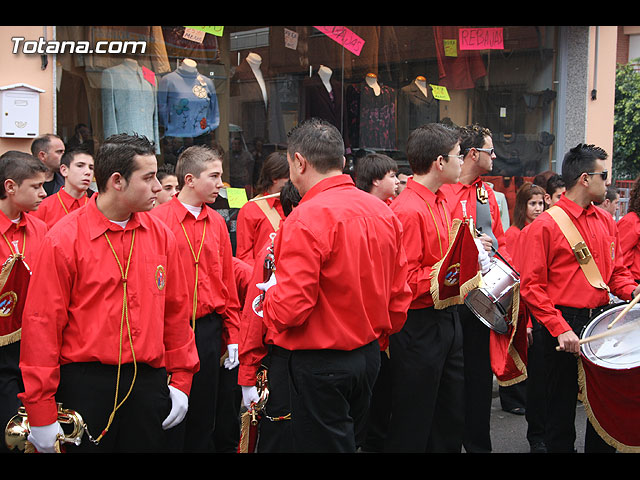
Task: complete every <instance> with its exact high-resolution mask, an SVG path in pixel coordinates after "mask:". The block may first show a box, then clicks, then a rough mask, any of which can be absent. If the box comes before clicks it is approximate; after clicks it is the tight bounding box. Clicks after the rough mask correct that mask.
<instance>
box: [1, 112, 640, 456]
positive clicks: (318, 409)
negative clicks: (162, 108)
mask: <svg viewBox="0 0 640 480" xmlns="http://www.w3.org/2000/svg"><path fill="white" fill-rule="evenodd" d="M406 154H407V160H408V164H409V167H410V169H407V168H406V167H403V168H399V167H398V165H397V163H396V162H395V161H394V160H393V159H391V158H389V157H388V156H386V155H384V154H380V153H371V154H368V155H366V156H363V157H362V158H360V159H359V160H358V162H357V164H356V166H355V171H354V172H353V175H350V174H349V173H346V172H347V171H346V170H345V147H344V142H343V140H342V136H341V134H340V132H339V131H338V130H337V129H336V128H335V127H333V126H332V125H331V124H329V123H327V122H324V121H321V120H317V119H311V120H307V121H305V122H302V123H301V124H299V125H297V126H296V127H295V128H293V129H292V131H291V132H290V133H289V136H288V143H287V150H286V152H276V153H273V154H271V155H269V156H267V157H266V158H265V159H264V161H263V162H262V165H261V170H260V176H259V178H258V179H257V181H256V196H255V197H254V198H252V199H250V201H248V202H247V203H246V204H245V205H244V206H243V207H242V208H241V209H240V212H239V214H238V217H237V226H236V241H237V243H236V245H235V246H234V247H232V242H231V239H230V236H229V229H228V226H227V224H226V223H225V221H224V219H223V218H222V216H221V215H219V214H218V213H217V212H216V211H215V210H214V209H213V208H212V205H213V203H214V202H215V201H216V199H217V197H218V195H220V193H221V191H223V189H224V188H225V184H224V183H223V181H222V178H223V174H224V172H223V164H224V163H225V162H224V154H223V152H221V151H220V149H216V148H210V147H208V146H204V145H196V146H191V147H189V148H186V149H185V150H183V151H182V153H181V154H180V156H179V158H178V159H177V163H176V165H175V166H173V165H171V164H168V165H162V166H160V167H158V165H157V159H156V154H155V145H153V143H152V142H150V141H149V140H148V139H146V138H145V137H139V136H137V135H126V134H120V135H114V136H111V137H109V138H107V139H105V140H104V142H103V143H102V144H101V145H100V146H99V148H97V149H96V151H95V154H94V153H93V152H89V151H87V150H83V149H69V148H67V149H66V151H65V145H64V143H63V141H62V140H61V139H60V138H59V137H57V136H55V135H44V136H42V137H40V138H38V139H36V140H34V142H33V145H32V150H31V153H30V154H29V153H25V152H18V151H15V150H12V151H9V152H6V153H4V154H3V155H2V156H1V157H0V231H1V233H2V235H3V238H4V239H5V242H0V248H2V250H1V251H0V256H2V258H3V259H5V258H6V259H8V260H7V262H5V265H4V267H3V272H2V274H0V281H4V282H5V283H4V288H3V290H2V293H3V295H2V297H0V300H3V297H4V293H6V292H8V291H9V290H10V288H14V289H15V290H17V287H15V285H14V284H12V283H11V281H12V280H9V279H8V278H6V276H5V270H6V269H7V267H8V265H9V259H13V260H15V264H19V265H24V266H25V267H26V268H27V269H28V270H29V271H30V274H29V278H28V289H27V288H26V286H25V287H24V295H20V296H19V298H17V300H15V299H14V303H15V307H16V308H15V309H14V308H13V307H14V305H10V306H6V305H5V304H3V309H4V310H3V316H4V317H5V320H3V322H2V325H3V331H2V336H0V363H2V366H1V368H0V371H1V372H2V373H1V375H2V379H1V382H0V383H1V385H2V387H1V388H2V391H1V392H0V396H1V397H2V403H1V405H2V408H1V411H2V418H1V419H0V420H1V421H2V424H3V425H5V424H6V423H7V421H9V419H10V418H11V417H12V416H13V415H14V414H15V413H16V411H17V410H18V408H19V407H20V406H23V407H24V409H25V411H26V413H27V415H28V420H29V432H28V438H27V444H30V445H32V446H33V448H34V449H35V450H36V451H38V452H55V451H59V450H60V449H61V448H63V449H65V451H70V452H75V451H78V452H203V453H204V452H206V453H212V452H236V451H246V449H245V450H243V449H242V446H243V445H246V444H247V441H248V440H249V439H248V438H247V437H248V436H252V438H251V442H249V444H250V447H249V448H250V450H249V451H255V452H260V453H263V452H264V453H270V452H278V453H293V452H318V453H327V452H331V453H336V452H344V453H351V452H388V453H399V452H402V453H427V452H429V453H431V452H433V453H436V452H451V453H460V452H463V451H464V452H468V453H476V452H478V453H482V452H491V451H492V445H491V435H490V417H491V401H492V390H493V381H494V372H493V370H492V363H491V355H492V353H491V344H492V341H491V335H492V332H491V329H490V328H488V327H487V325H485V324H484V323H483V322H481V321H479V319H478V317H477V316H476V314H475V313H474V312H473V310H472V309H471V308H470V307H469V306H468V305H466V304H465V303H463V302H458V303H457V304H451V305H446V306H441V305H439V304H438V303H437V302H435V301H434V280H433V278H434V270H435V269H436V265H438V263H439V262H440V261H441V260H442V259H443V257H444V256H445V254H446V253H447V251H448V249H449V247H450V245H451V242H452V238H451V231H452V227H453V225H454V224H457V223H456V221H458V220H460V221H467V220H469V219H472V225H473V227H474V228H473V232H472V234H473V237H474V244H475V249H474V251H473V255H471V258H472V262H473V268H474V269H475V270H476V271H478V272H480V274H481V275H485V274H487V273H488V272H489V271H490V269H491V268H492V262H493V261H494V259H496V258H499V259H501V261H503V262H504V263H506V264H507V265H509V266H512V268H515V269H516V270H517V271H518V272H519V274H518V275H519V285H520V287H519V293H518V295H519V298H518V299H515V300H514V301H516V300H517V301H519V302H520V305H521V308H520V310H521V314H520V315H519V316H518V318H517V319H512V322H513V328H520V329H523V330H524V329H526V336H527V354H526V355H525V356H526V359H527V365H526V375H524V376H523V377H522V378H519V379H518V381H517V382H516V383H514V384H512V385H508V386H507V385H506V384H505V385H501V387H500V397H501V400H502V404H503V408H504V409H505V410H507V411H510V412H512V413H515V414H523V415H526V420H527V425H528V430H527V439H528V441H529V443H530V445H531V451H532V452H574V451H575V441H576V433H575V408H576V399H577V395H578V373H577V368H578V367H577V362H578V360H577V354H578V353H579V335H580V332H581V330H582V328H583V327H584V326H585V324H586V323H588V322H589V320H590V319H592V318H593V316H594V314H595V313H596V312H599V311H601V310H602V309H603V308H606V307H607V306H608V305H609V304H610V303H611V298H612V296H615V297H616V298H618V299H620V300H621V301H629V300H631V299H632V298H633V297H634V296H635V295H636V294H637V293H638V292H639V291H640V287H639V286H638V283H639V282H640V253H639V252H638V250H639V249H640V247H639V245H640V242H639V241H638V240H639V239H640V220H639V219H638V216H639V215H640V188H638V184H637V183H636V186H635V187H634V189H633V192H632V195H631V198H630V201H629V213H628V214H627V215H625V216H624V217H623V218H622V219H621V220H620V222H619V223H618V226H616V222H615V220H614V218H613V216H612V214H611V212H615V209H616V208H617V202H618V201H619V196H617V193H616V192H615V189H614V190H613V191H612V190H611V188H609V187H610V184H611V179H610V177H609V172H608V171H607V170H606V159H607V154H606V152H604V151H603V150H602V149H600V148H598V147H596V146H593V145H587V144H580V145H577V146H576V147H574V148H572V149H571V150H570V151H569V152H567V153H566V155H565V156H564V159H563V161H562V172H561V174H554V173H553V172H544V173H542V174H540V175H538V176H537V177H535V179H533V181H532V182H525V183H524V184H523V185H522V186H521V187H520V188H519V190H518V193H517V196H516V200H515V207H514V210H513V219H512V222H511V226H509V228H507V229H505V227H504V226H503V222H502V218H503V215H502V213H503V212H501V211H500V207H499V203H498V201H497V199H496V193H495V191H494V190H493V188H492V187H491V185H490V184H488V183H487V182H485V181H484V180H483V176H484V175H486V174H487V173H489V172H490V171H491V169H492V163H493V160H494V159H495V152H494V149H493V143H492V134H491V132H490V131H489V130H488V129H486V128H483V127H481V126H478V125H469V126H464V127H457V126H453V125H444V124H441V123H430V124H426V125H423V126H422V127H419V128H417V129H415V130H414V131H412V132H411V134H410V135H409V137H408V139H407V146H406ZM92 187H93V188H95V190H96V191H93V190H92ZM552 207H553V208H552ZM559 211H560V212H564V213H565V214H566V215H568V217H569V218H570V220H571V222H572V223H573V224H574V225H575V227H576V228H577V230H578V231H579V232H580V233H581V234H582V236H583V238H584V242H585V243H586V246H587V248H588V250H589V251H590V253H591V256H592V257H593V259H595V263H596V264H597V270H599V272H600V274H601V276H602V282H601V284H600V285H597V286H594V285H593V284H591V283H590V282H589V281H588V279H587V278H585V274H584V273H583V271H582V269H581V267H580V265H579V264H578V263H577V262H576V258H575V256H574V253H573V251H572V249H571V246H570V245H569V244H568V243H567V242H566V241H564V239H563V236H562V235H563V234H562V229H561V227H560V223H559V221H557V220H556V216H555V215H556V212H559ZM552 214H553V215H552ZM465 225H466V223H465ZM623 225H624V227H623ZM532 252H535V254H532ZM476 259H477V260H476ZM18 307H19V308H18ZM4 313H6V314H7V315H4ZM265 374H266V378H267V379H268V383H267V388H265V385H264V384H263V383H261V382H259V381H257V379H258V378H259V376H260V375H262V377H260V378H265V377H264V375H265ZM265 392H268V397H267V401H266V404H265V403H261V400H262V399H263V396H264V395H265ZM258 405H260V408H258ZM61 408H68V409H72V410H73V411H75V412H77V413H79V414H81V416H82V419H83V421H84V425H85V428H84V431H83V436H82V439H81V441H80V442H76V443H79V444H76V443H68V442H65V441H64V440H63V441H62V442H61V441H60V438H61V437H64V436H65V434H66V432H65V431H64V429H63V428H62V422H61V421H60V420H59V414H60V413H59V412H60V409H61ZM245 411H246V412H248V413H252V414H253V419H256V420H257V429H258V432H259V433H258V434H257V433H256V431H255V430H251V429H245V428H243V424H242V421H241V416H242V415H243V414H244V412H245ZM253 426H254V427H255V426H256V425H255V424H253ZM256 435H257V436H256ZM61 444H62V447H61V446H60V445H61ZM615 450H616V448H615V445H613V446H612V445H610V444H608V443H606V442H605V441H604V440H603V438H602V437H601V436H600V435H599V434H598V433H597V432H596V431H595V429H594V428H593V427H591V426H590V425H587V430H586V440H585V451H587V452H600V451H615Z"/></svg>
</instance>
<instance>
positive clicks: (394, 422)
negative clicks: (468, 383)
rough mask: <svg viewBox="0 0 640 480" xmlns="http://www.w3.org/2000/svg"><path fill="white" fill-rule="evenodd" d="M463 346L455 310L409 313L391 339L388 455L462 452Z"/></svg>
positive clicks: (425, 309)
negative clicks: (403, 323)
mask: <svg viewBox="0 0 640 480" xmlns="http://www.w3.org/2000/svg"><path fill="white" fill-rule="evenodd" d="M462 342H463V339H462V329H461V326H460V319H459V317H458V313H457V311H456V308H455V307H450V308H448V309H446V310H436V309H435V308H424V309H415V310H409V312H408V315H407V321H406V322H405V325H404V327H403V328H402V330H401V331H400V332H398V333H396V334H394V335H392V336H391V337H390V348H389V351H390V354H391V358H390V374H391V385H392V393H391V420H390V423H389V430H388V433H387V439H386V444H385V451H387V452H392V453H399V452H415V453H425V452H451V453H459V452H460V451H461V448H462V436H463V431H464V363H465V361H464V357H463V351H462Z"/></svg>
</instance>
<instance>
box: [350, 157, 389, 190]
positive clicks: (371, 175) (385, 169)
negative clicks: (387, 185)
mask: <svg viewBox="0 0 640 480" xmlns="http://www.w3.org/2000/svg"><path fill="white" fill-rule="evenodd" d="M397 171H398V164H397V163H396V162H395V160H393V159H392V158H391V157H389V156H387V155H384V154H382V153H368V154H367V155H365V156H364V157H362V158H361V159H359V160H358V163H357V164H356V174H355V175H356V187H358V188H359V189H360V190H364V191H365V192H371V187H372V186H373V181H374V180H382V179H383V178H384V177H385V175H386V174H387V173H389V172H397Z"/></svg>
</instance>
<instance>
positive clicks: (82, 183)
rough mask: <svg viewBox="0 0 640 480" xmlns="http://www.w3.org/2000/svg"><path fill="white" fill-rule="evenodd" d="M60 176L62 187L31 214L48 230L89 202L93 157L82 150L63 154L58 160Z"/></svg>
mask: <svg viewBox="0 0 640 480" xmlns="http://www.w3.org/2000/svg"><path fill="white" fill-rule="evenodd" d="M60 174H61V175H62V176H63V177H64V187H62V188H61V189H60V190H58V191H57V192H56V193H54V194H52V195H49V196H48V197H47V198H45V199H44V200H43V201H42V204H41V205H40V207H39V208H38V210H36V211H35V212H33V215H35V216H36V217H38V218H39V219H40V220H42V221H43V222H44V223H46V224H47V227H49V228H51V227H52V226H53V225H54V224H55V223H56V222H57V221H58V220H60V219H61V218H62V217H64V216H65V215H67V214H68V213H69V212H72V211H74V210H75V209H76V208H80V207H82V206H84V205H86V204H87V202H88V201H89V197H90V196H91V194H90V193H89V185H91V182H92V181H93V156H92V155H90V154H89V153H86V152H84V151H82V150H69V151H67V152H65V154H64V155H63V156H62V159H61V160H60Z"/></svg>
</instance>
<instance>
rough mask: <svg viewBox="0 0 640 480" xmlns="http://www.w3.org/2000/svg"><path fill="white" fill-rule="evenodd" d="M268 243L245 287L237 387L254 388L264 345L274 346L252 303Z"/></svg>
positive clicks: (262, 250)
mask: <svg viewBox="0 0 640 480" xmlns="http://www.w3.org/2000/svg"><path fill="white" fill-rule="evenodd" d="M270 246H271V240H269V241H267V243H266V244H264V245H263V247H262V248H260V249H257V250H256V258H255V263H254V266H253V270H252V272H251V277H250V278H249V281H248V284H247V294H246V297H245V301H244V308H243V309H242V315H241V317H240V344H239V345H238V359H239V360H240V365H239V366H238V385H246V386H253V385H255V383H256V373H257V372H258V368H259V367H260V362H261V361H262V359H263V358H264V356H265V355H266V354H267V353H268V349H267V345H266V343H267V342H268V343H273V334H272V333H271V332H270V331H269V330H267V327H266V326H265V324H264V322H263V321H262V317H260V316H258V315H257V314H256V313H255V312H254V309H253V302H254V300H255V299H256V297H258V296H259V295H260V293H261V292H262V290H260V289H258V287H256V284H257V283H262V282H264V281H265V278H264V260H265V257H266V256H267V253H269V247H270Z"/></svg>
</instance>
